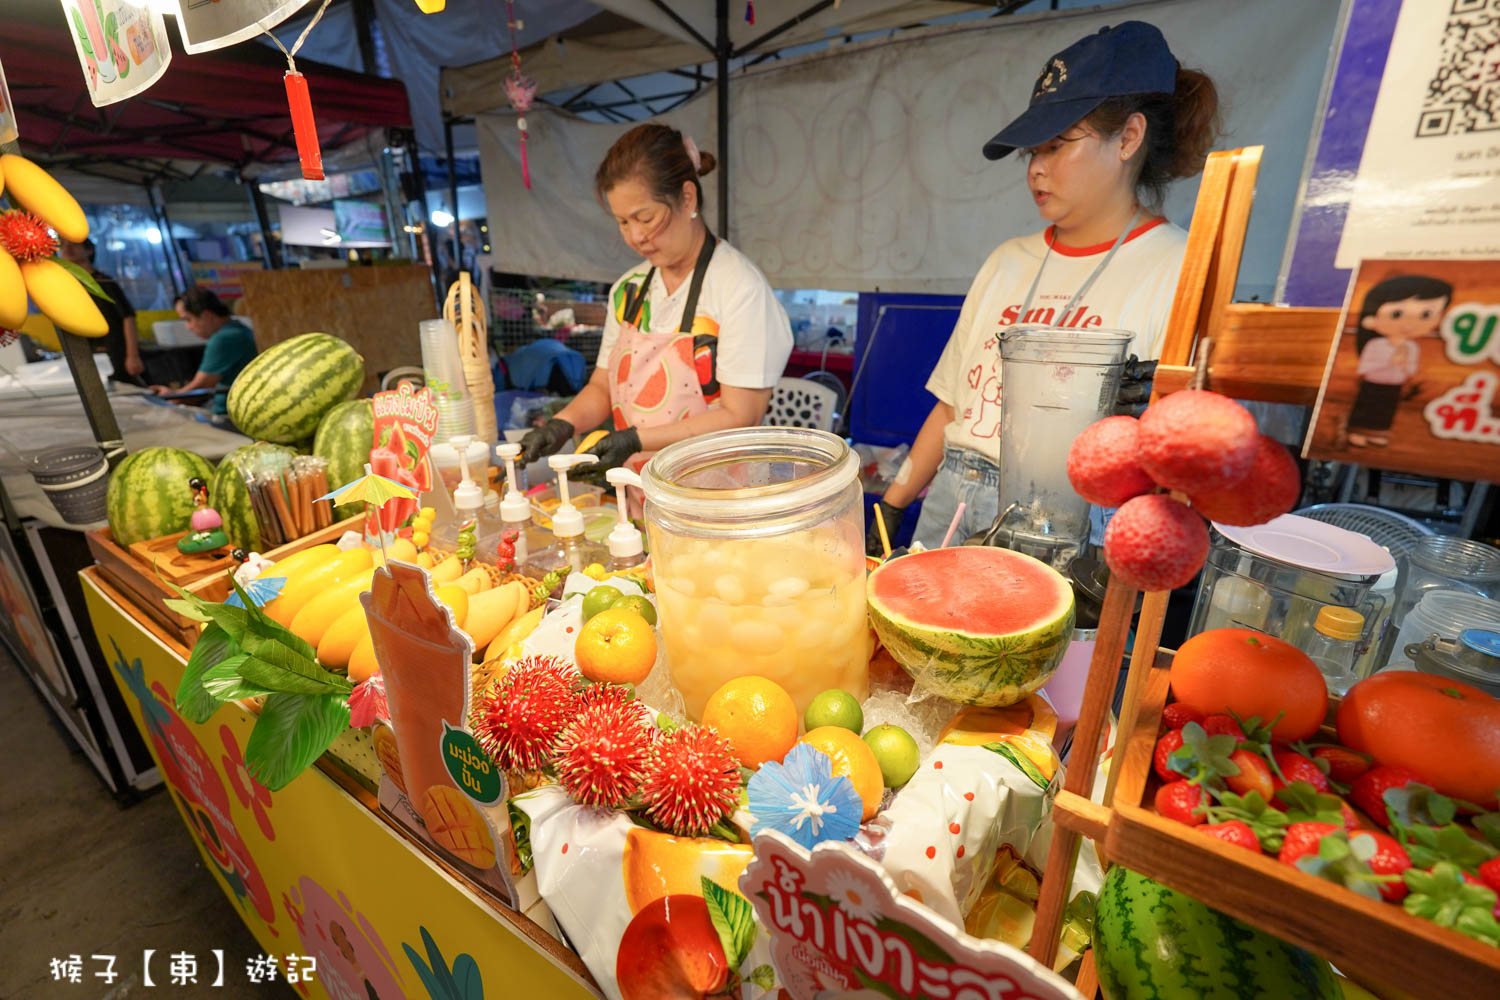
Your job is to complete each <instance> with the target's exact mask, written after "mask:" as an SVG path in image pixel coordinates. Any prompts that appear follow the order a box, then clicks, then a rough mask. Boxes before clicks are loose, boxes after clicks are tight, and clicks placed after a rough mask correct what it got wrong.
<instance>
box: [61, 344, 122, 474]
mask: <svg viewBox="0 0 1500 1000" xmlns="http://www.w3.org/2000/svg"><path fill="white" fill-rule="evenodd" d="M57 339H58V342H59V343H60V344H61V345H62V352H63V357H65V358H67V359H68V370H69V371H70V372H72V373H73V384H74V385H76V386H78V395H79V397H80V398H81V399H82V400H83V413H84V416H86V417H88V421H89V427H90V428H91V429H92V430H93V432H94V440H95V441H97V442H99V450H100V451H102V452H104V457H105V459H106V460H107V461H108V462H109V467H110V468H111V469H113V468H114V467H115V466H117V465H119V464H120V460H121V459H123V458H124V457H125V438H124V435H122V434H121V433H120V422H119V420H117V419H116V418H115V410H114V407H112V406H110V405H109V394H108V393H106V392H105V391H104V383H103V382H102V381H100V379H99V369H98V367H97V366H96V365H95V364H94V348H93V346H92V342H91V341H89V340H86V339H84V338H83V337H79V336H77V335H75V334H71V333H69V332H68V331H66V330H63V329H61V328H59V329H58V331H57Z"/></svg>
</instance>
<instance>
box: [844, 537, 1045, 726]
mask: <svg viewBox="0 0 1500 1000" xmlns="http://www.w3.org/2000/svg"><path fill="white" fill-rule="evenodd" d="M866 586H867V597H868V604H869V611H870V623H871V625H873V626H874V628H875V634H876V635H877V636H879V637H880V642H881V644H882V645H884V646H885V648H886V649H887V650H889V651H890V654H891V656H892V657H894V658H895V660H896V662H897V663H899V664H901V666H902V667H904V668H905V670H906V672H907V673H909V674H911V676H912V678H913V679H914V680H915V681H916V682H917V683H918V684H919V685H920V686H922V687H923V688H925V689H927V690H928V691H930V692H932V693H933V694H937V695H941V696H942V697H944V698H948V699H950V700H952V701H959V702H964V703H966V704H970V705H983V706H987V707H1001V706H1005V705H1014V704H1015V703H1016V702H1018V701H1020V700H1021V699H1022V698H1024V697H1025V696H1026V695H1028V694H1030V693H1031V692H1033V691H1035V690H1037V689H1038V688H1040V687H1041V686H1042V685H1043V684H1045V683H1047V681H1048V680H1049V679H1051V677H1052V675H1053V674H1054V673H1056V672H1057V667H1058V664H1060V663H1061V662H1062V658H1063V654H1064V653H1065V652H1067V649H1068V643H1070V642H1071V641H1072V638H1073V622H1074V602H1073V588H1072V587H1070V586H1069V585H1068V581H1067V580H1065V579H1063V577H1062V575H1061V574H1060V573H1058V572H1057V571H1056V570H1054V569H1053V568H1052V567H1050V566H1048V565H1046V564H1045V563H1043V562H1040V561H1039V560H1036V559H1033V558H1031V557H1030V556H1027V555H1022V554H1021V553H1018V552H1011V551H1009V550H1007V549H996V548H989V547H984V546H969V545H963V546H954V547H952V548H947V549H933V550H930V551H928V552H921V553H914V554H912V555H906V556H900V557H898V558H896V559H892V560H889V561H888V562H885V563H883V564H881V565H880V566H878V567H877V568H876V569H874V570H873V571H871V573H870V576H869V581H868V583H867V585H866ZM1007 591H1008V592H1007ZM966 602H967V603H969V604H970V607H968V608H964V607H962V606H961V605H962V604H963V603H966ZM997 608H998V609H1003V610H1004V611H1005V612H1006V613H1007V614H1008V615H1009V616H1010V618H1011V619H1013V621H1012V624H1011V625H1010V626H1008V627H1007V628H1006V630H1004V631H986V630H984V629H983V628H982V627H981V626H980V625H979V622H980V621H982V619H981V618H980V617H979V615H980V614H990V613H991V612H995V611H996V610H997Z"/></svg>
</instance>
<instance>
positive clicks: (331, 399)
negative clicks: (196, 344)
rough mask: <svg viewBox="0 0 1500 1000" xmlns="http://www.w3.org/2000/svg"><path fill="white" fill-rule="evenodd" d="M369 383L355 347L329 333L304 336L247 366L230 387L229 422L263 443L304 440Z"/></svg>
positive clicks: (268, 350)
mask: <svg viewBox="0 0 1500 1000" xmlns="http://www.w3.org/2000/svg"><path fill="white" fill-rule="evenodd" d="M364 380H365V365H364V360H363V359H362V358H360V356H359V353H358V352H357V351H355V350H354V348H353V347H350V346H349V345H348V344H347V343H345V342H344V341H342V340H340V339H339V338H338V337H334V336H330V335H329V334H326V333H304V334H302V335H301V336H300V337H293V338H291V339H290V340H284V341H282V342H281V343H279V344H276V345H274V346H272V347H270V348H268V349H267V350H265V351H262V352H261V353H260V354H258V355H256V357H255V359H254V360H253V361H251V362H250V363H249V364H248V365H246V366H245V369H244V371H242V372H240V374H239V377H238V378H236V379H235V380H234V385H232V386H230V388H229V400H228V407H229V419H230V420H232V421H233V422H234V425H235V427H236V428H238V429H239V431H240V433H242V434H247V435H249V436H250V437H253V438H259V439H260V440H262V441H272V442H275V443H276V444H292V443H294V442H298V441H303V440H306V439H308V438H311V437H312V436H313V433H314V432H315V431H316V430H317V429H318V423H319V422H320V421H321V420H322V419H323V416H324V414H326V413H327V412H328V411H329V410H330V409H332V408H333V407H334V406H335V405H337V404H339V403H342V402H343V401H344V400H346V399H349V398H351V397H353V396H354V394H355V393H356V392H358V391H359V388H360V386H361V385H362V384H363V383H364Z"/></svg>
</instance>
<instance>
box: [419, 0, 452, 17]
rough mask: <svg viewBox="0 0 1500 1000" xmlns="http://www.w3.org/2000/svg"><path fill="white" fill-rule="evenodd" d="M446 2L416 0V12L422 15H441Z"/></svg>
mask: <svg viewBox="0 0 1500 1000" xmlns="http://www.w3.org/2000/svg"><path fill="white" fill-rule="evenodd" d="M447 3H448V0H417V10H420V11H421V12H422V13H424V14H441V13H442V12H443V8H444V7H445V6H446V5H447Z"/></svg>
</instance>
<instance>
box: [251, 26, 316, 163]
mask: <svg viewBox="0 0 1500 1000" xmlns="http://www.w3.org/2000/svg"><path fill="white" fill-rule="evenodd" d="M329 2H330V0H323V6H321V7H319V8H318V12H317V13H316V14H314V15H313V19H312V20H311V21H308V22H307V27H305V28H303V29H302V34H300V35H298V36H297V41H296V42H294V43H293V44H292V48H291V50H290V51H288V50H287V47H286V46H285V45H282V44H281V39H279V38H277V37H276V36H275V35H271V32H269V31H267V32H266V34H268V35H271V41H273V42H275V43H276V47H277V48H278V49H280V50H281V51H282V52H283V53H285V54H286V102H287V107H288V108H289V109H290V111H291V114H292V134H293V135H294V136H295V137H296V139H297V159H298V160H300V161H301V162H302V177H303V179H305V180H309V181H320V180H322V179H323V150H322V149H321V147H320V146H319V145H318V123H317V121H316V120H314V118H313V109H312V95H311V94H309V93H308V90H307V77H305V76H303V75H302V74H301V73H299V72H297V59H296V56H297V51H298V50H299V49H301V48H302V43H303V42H305V41H307V36H308V35H309V34H310V33H311V32H312V30H313V27H314V26H316V25H317V23H318V21H319V20H321V19H322V17H323V12H324V11H326V10H327V9H328V4H329Z"/></svg>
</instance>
